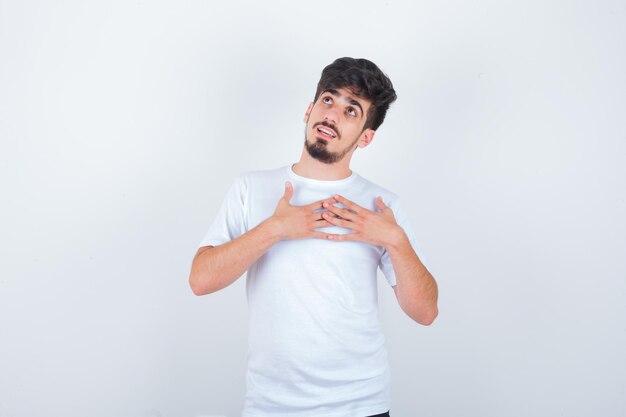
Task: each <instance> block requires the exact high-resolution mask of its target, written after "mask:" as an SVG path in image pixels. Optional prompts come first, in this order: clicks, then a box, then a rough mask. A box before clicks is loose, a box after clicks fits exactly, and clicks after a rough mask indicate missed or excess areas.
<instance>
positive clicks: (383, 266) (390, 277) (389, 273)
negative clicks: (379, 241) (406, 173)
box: [378, 199, 428, 287]
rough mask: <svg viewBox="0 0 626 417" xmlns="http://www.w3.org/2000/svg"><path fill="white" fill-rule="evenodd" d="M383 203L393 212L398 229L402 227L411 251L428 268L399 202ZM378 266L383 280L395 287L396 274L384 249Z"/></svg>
mask: <svg viewBox="0 0 626 417" xmlns="http://www.w3.org/2000/svg"><path fill="white" fill-rule="evenodd" d="M383 202H384V203H385V204H388V205H389V207H390V208H391V210H393V215H394V216H395V217H396V222H397V223H398V225H399V226H400V227H402V229H403V230H404V233H406V235H407V237H408V238H409V242H410V243H411V246H412V247H413V250H414V251H415V253H416V254H417V257H418V258H419V259H420V261H422V264H424V266H425V267H426V268H428V260H427V259H426V258H425V257H424V252H423V251H422V249H421V247H420V246H419V244H418V242H417V239H416V238H415V232H414V230H413V227H412V225H411V222H410V220H409V216H408V215H407V213H406V211H405V210H404V207H403V206H402V204H401V203H400V201H399V200H398V199H395V200H392V201H390V202H389V203H387V202H386V201H384V200H383ZM378 266H379V267H380V270H381V271H383V274H384V275H385V278H386V279H387V282H388V283H389V285H391V286H392V287H393V286H394V285H396V273H395V271H394V270H393V265H392V264H391V258H390V256H389V253H388V252H387V250H386V249H383V254H382V256H381V257H380V261H379V263H378Z"/></svg>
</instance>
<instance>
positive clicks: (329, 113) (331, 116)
mask: <svg viewBox="0 0 626 417" xmlns="http://www.w3.org/2000/svg"><path fill="white" fill-rule="evenodd" d="M324 120H326V121H327V122H330V123H334V124H337V123H338V122H339V113H338V112H337V110H335V108H334V107H331V108H329V109H327V110H326V113H325V114H324Z"/></svg>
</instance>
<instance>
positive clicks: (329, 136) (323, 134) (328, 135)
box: [317, 126, 337, 139]
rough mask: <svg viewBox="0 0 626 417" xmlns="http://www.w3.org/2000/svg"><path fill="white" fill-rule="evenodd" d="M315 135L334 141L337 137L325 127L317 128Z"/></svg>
mask: <svg viewBox="0 0 626 417" xmlns="http://www.w3.org/2000/svg"><path fill="white" fill-rule="evenodd" d="M317 133H319V134H320V136H321V137H323V138H324V139H335V138H336V137H337V134H336V133H335V131H334V130H332V129H331V128H329V127H326V126H318V127H317Z"/></svg>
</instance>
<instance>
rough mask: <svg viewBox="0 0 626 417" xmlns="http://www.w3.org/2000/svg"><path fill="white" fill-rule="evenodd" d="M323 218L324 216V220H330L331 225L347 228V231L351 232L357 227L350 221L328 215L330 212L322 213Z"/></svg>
mask: <svg viewBox="0 0 626 417" xmlns="http://www.w3.org/2000/svg"><path fill="white" fill-rule="evenodd" d="M322 216H324V219H326V220H328V221H329V222H330V223H332V224H334V225H335V226H339V227H345V228H346V229H350V230H352V229H354V228H355V227H356V223H354V222H351V221H349V220H343V219H340V218H338V217H334V216H333V215H332V214H331V213H328V212H324V213H322Z"/></svg>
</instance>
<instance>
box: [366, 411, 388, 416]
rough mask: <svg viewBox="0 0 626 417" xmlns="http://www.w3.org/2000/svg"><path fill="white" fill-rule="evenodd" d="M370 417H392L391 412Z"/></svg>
mask: <svg viewBox="0 0 626 417" xmlns="http://www.w3.org/2000/svg"><path fill="white" fill-rule="evenodd" d="M369 417H391V416H390V415H389V411H387V412H386V413H382V414H376V415H375V416H369Z"/></svg>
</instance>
